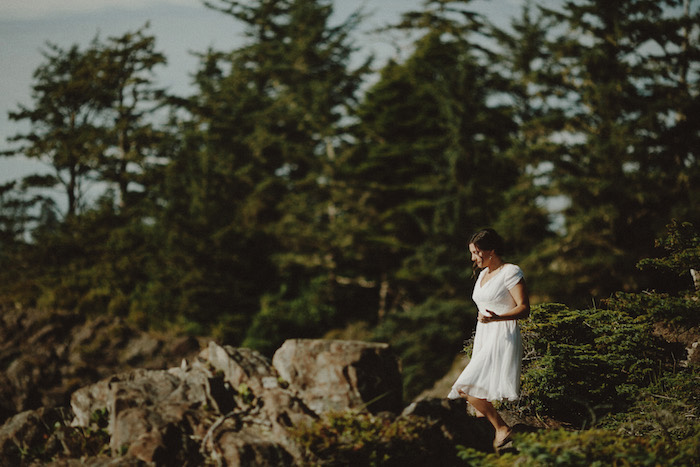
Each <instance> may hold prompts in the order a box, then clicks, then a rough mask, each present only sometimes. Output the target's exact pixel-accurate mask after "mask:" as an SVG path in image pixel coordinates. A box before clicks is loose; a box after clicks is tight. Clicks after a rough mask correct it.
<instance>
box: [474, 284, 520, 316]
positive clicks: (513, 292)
mask: <svg viewBox="0 0 700 467" xmlns="http://www.w3.org/2000/svg"><path fill="white" fill-rule="evenodd" d="M508 292H510V296H511V297H513V301H514V302H515V307H513V308H511V309H510V310H508V311H507V312H505V313H501V314H500V315H497V314H496V313H494V312H493V311H490V310H486V311H487V312H488V313H491V316H484V315H482V314H481V313H478V317H479V321H481V322H482V323H490V322H491V321H506V320H510V319H523V318H527V317H528V316H529V315H530V297H529V295H528V293H527V288H526V287H525V281H524V280H522V279H521V280H520V282H518V283H517V284H515V287H513V288H512V289H510V290H509V291H508Z"/></svg>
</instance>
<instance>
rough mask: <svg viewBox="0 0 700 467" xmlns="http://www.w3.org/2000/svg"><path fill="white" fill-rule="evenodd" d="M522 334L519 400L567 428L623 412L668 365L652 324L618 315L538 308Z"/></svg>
mask: <svg viewBox="0 0 700 467" xmlns="http://www.w3.org/2000/svg"><path fill="white" fill-rule="evenodd" d="M522 329H523V331H522V332H523V339H524V341H525V345H526V359H527V364H526V366H525V369H524V373H523V390H524V392H525V394H526V396H525V400H527V401H528V404H530V406H531V408H532V409H534V410H535V411H537V412H540V413H547V414H551V415H554V416H555V417H558V418H560V419H563V420H568V421H570V422H576V423H582V422H584V421H585V420H588V421H589V422H593V423H595V421H596V420H597V417H598V416H599V414H601V413H607V412H610V411H619V410H621V409H623V408H625V407H627V406H629V404H630V403H631V402H632V401H633V400H634V398H635V397H636V396H637V395H638V393H639V390H640V388H643V387H645V386H647V385H648V384H650V383H651V381H652V380H653V378H654V376H655V375H656V374H658V372H659V371H660V370H661V367H662V365H663V364H664V363H666V362H667V361H669V360H670V358H669V357H670V356H669V355H668V353H667V352H666V351H665V349H664V346H663V343H662V341H661V339H660V338H659V337H658V336H655V335H654V332H653V331H654V329H653V322H652V321H650V320H649V319H648V318H647V317H644V316H643V317H638V316H637V317H636V316H634V315H630V314H628V313H626V312H624V311H621V310H616V309H592V310H570V309H569V308H567V307H565V306H563V305H557V304H553V305H540V306H535V307H533V310H532V313H531V315H530V318H529V319H528V320H525V321H524V322H523V328H522Z"/></svg>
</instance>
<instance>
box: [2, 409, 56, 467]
mask: <svg viewBox="0 0 700 467" xmlns="http://www.w3.org/2000/svg"><path fill="white" fill-rule="evenodd" d="M60 418H61V415H60V413H59V412H58V411H56V410H52V409H45V408H43V407H42V408H40V409H38V410H28V411H25V412H21V413H19V414H17V415H15V416H13V417H11V418H10V419H8V420H7V421H6V422H5V424H4V425H3V426H2V427H0V465H6V466H10V465H21V464H22V457H23V456H24V455H26V454H27V453H29V452H30V451H32V450H36V449H38V448H39V446H43V444H44V442H45V441H46V438H48V436H49V433H50V428H49V427H52V426H53V425H54V424H55V423H56V422H57V421H58V420H60Z"/></svg>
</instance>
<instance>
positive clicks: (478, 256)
mask: <svg viewBox="0 0 700 467" xmlns="http://www.w3.org/2000/svg"><path fill="white" fill-rule="evenodd" d="M469 252H470V253H471V254H472V262H473V263H474V264H476V266H477V267H478V268H479V269H484V268H486V267H488V265H489V263H490V262H491V256H492V255H493V251H486V250H480V249H479V247H478V246H476V245H474V244H473V243H470V244H469Z"/></svg>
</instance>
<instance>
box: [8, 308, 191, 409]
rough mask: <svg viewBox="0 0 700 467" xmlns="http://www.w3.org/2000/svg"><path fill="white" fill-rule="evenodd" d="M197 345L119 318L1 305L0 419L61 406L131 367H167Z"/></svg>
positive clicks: (183, 338)
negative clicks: (83, 389) (85, 388)
mask: <svg viewBox="0 0 700 467" xmlns="http://www.w3.org/2000/svg"><path fill="white" fill-rule="evenodd" d="M200 346H201V345H200V343H199V342H198V341H197V339H195V338H192V337H166V336H156V335H153V334H149V333H146V332H142V331H140V330H138V329H136V328H134V327H133V326H130V325H128V324H126V323H125V322H124V321H122V320H120V319H116V320H115V319H113V318H107V317H99V318H95V319H86V318H84V317H81V316H79V315H77V314H74V313H67V312H48V311H40V310H8V309H6V310H2V313H0V370H1V371H0V423H1V422H3V421H4V420H6V419H7V418H8V417H11V416H13V415H14V414H17V413H18V412H22V411H26V410H30V409H37V408H39V407H46V408H51V407H66V406H68V404H69V401H70V397H71V394H72V393H73V392H74V391H75V390H76V389H78V388H80V387H82V386H85V385H87V384H90V383H94V382H96V381H98V380H100V379H101V378H104V377H107V376H109V375H111V374H113V373H115V372H119V371H126V370H129V369H132V368H135V367H140V368H146V369H164V368H167V367H168V366H170V365H172V362H177V361H180V360H181V359H182V358H191V357H192V356H193V355H196V354H197V352H199V350H200Z"/></svg>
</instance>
